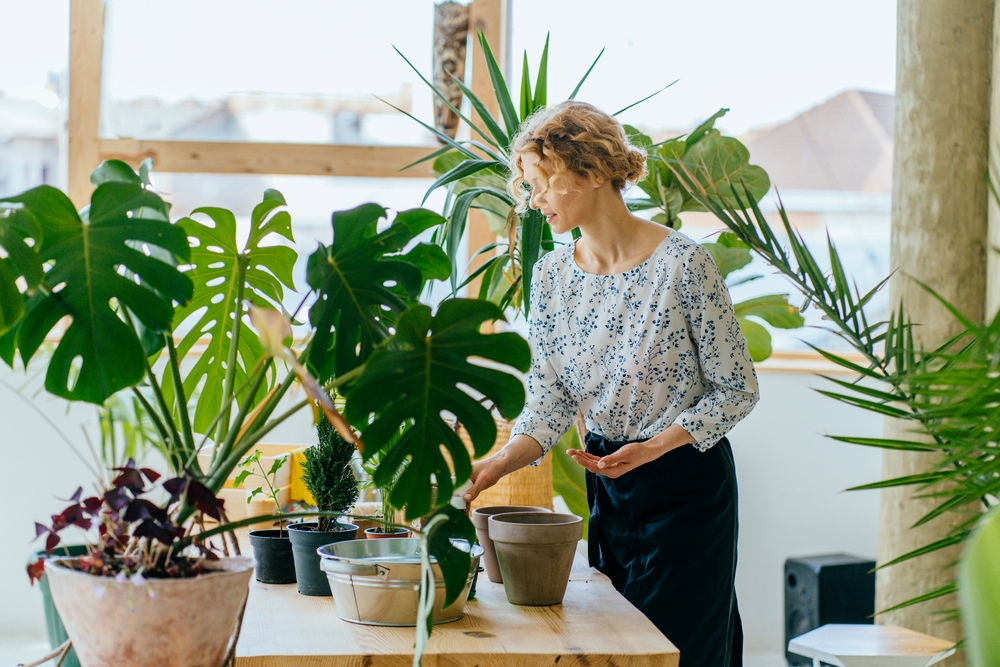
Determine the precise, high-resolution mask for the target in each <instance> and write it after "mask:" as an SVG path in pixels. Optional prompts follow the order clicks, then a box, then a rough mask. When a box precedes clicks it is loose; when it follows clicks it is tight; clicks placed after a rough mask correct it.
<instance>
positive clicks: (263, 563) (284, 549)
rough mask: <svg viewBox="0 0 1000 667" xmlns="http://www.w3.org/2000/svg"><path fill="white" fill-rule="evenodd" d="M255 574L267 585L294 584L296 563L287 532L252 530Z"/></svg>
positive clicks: (251, 541) (251, 540)
mask: <svg viewBox="0 0 1000 667" xmlns="http://www.w3.org/2000/svg"><path fill="white" fill-rule="evenodd" d="M250 546H251V547H253V560H254V573H255V575H256V577H257V581H259V582H261V583H265V584H294V583H295V561H294V559H293V558H292V541H291V539H290V538H289V537H288V531H287V530H275V529H268V530H251V531H250Z"/></svg>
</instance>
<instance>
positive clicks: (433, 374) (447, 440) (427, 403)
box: [345, 299, 531, 520]
mask: <svg viewBox="0 0 1000 667" xmlns="http://www.w3.org/2000/svg"><path fill="white" fill-rule="evenodd" d="M502 319H503V314H502V313H501V312H500V309H499V308H497V307H496V306H494V305H493V304H490V303H486V302H482V301H476V300H472V299H449V300H447V301H444V302H443V303H442V304H441V305H440V307H439V308H438V311H437V314H435V315H433V316H432V315H431V309H430V308H429V307H427V306H422V305H420V306H414V307H412V308H410V309H409V310H408V311H407V312H405V313H404V314H403V315H402V316H401V317H400V318H399V320H398V322H397V323H396V334H395V335H394V336H393V338H392V339H391V340H390V341H388V343H387V344H386V345H385V346H383V347H382V348H380V349H379V350H377V351H376V352H375V353H374V354H373V355H372V356H371V358H370V359H369V361H368V365H367V367H366V368H365V372H364V374H363V375H362V376H361V377H360V378H358V380H357V382H355V383H354V385H353V386H352V387H351V388H350V389H349V392H348V394H347V405H346V407H345V416H346V417H347V419H348V420H350V421H351V422H352V423H353V424H355V425H357V426H358V427H359V428H362V429H363V436H364V438H365V450H364V456H365V458H366V459H368V458H370V457H371V456H372V455H374V454H375V453H376V452H377V451H380V450H381V449H383V448H384V449H385V450H386V451H385V452H384V454H383V455H382V456H383V459H382V463H381V465H379V467H378V469H377V470H376V472H375V478H374V480H375V483H376V484H377V485H379V486H383V485H385V484H386V483H387V482H388V481H389V480H390V478H391V476H392V475H393V474H394V473H395V472H396V470H398V469H399V468H400V467H401V466H402V465H403V464H404V463H405V462H406V461H407V460H408V459H409V463H407V464H406V469H405V470H404V471H403V473H402V474H401V475H400V477H399V479H398V481H397V482H396V486H395V489H394V490H393V493H392V503H393V505H395V506H396V507H402V508H405V510H406V518H407V519H408V520H412V519H416V518H418V517H421V516H424V515H425V514H427V513H428V512H429V511H430V510H431V481H430V478H431V475H434V477H435V478H436V480H437V498H438V499H439V500H438V504H439V505H441V504H444V501H445V500H446V499H447V498H449V497H450V496H451V494H452V490H453V487H452V476H454V477H455V483H457V484H461V483H463V482H464V481H465V480H467V479H468V478H469V475H470V474H471V472H472V461H471V460H470V458H469V453H468V452H467V451H466V449H465V445H463V444H462V441H461V439H460V438H459V437H458V434H457V433H455V430H454V428H453V426H452V425H451V424H449V423H448V422H447V421H445V419H444V418H443V417H442V413H443V412H449V413H451V414H453V415H455V416H456V417H457V418H458V421H459V422H460V423H461V424H462V425H463V426H464V427H465V428H466V430H467V431H468V433H469V437H470V438H471V440H472V443H473V446H474V449H475V455H476V456H482V455H484V454H485V453H486V452H487V451H489V449H490V447H492V446H493V442H494V440H495V439H496V423H495V422H494V421H493V416H492V414H491V413H490V411H489V410H488V409H487V408H486V407H484V406H483V405H482V404H481V403H480V402H479V401H477V400H476V399H475V398H473V397H472V396H470V395H469V394H468V393H467V392H466V391H465V390H464V389H463V388H462V387H460V386H459V385H460V384H461V385H465V386H468V387H470V388H471V389H472V390H473V391H476V392H479V393H480V394H482V395H484V396H485V397H486V398H487V399H489V400H491V401H492V402H493V404H494V405H495V407H496V409H497V410H498V411H499V412H500V414H502V415H503V416H504V417H507V418H508V419H510V418H513V417H514V416H516V415H517V414H518V413H519V412H520V411H521V408H522V407H523V406H524V387H523V385H522V384H521V382H520V381H518V380H517V379H516V378H514V377H513V376H511V375H508V374H507V373H505V372H503V371H500V370H496V369H495V368H490V367H487V366H485V365H484V364H473V363H470V361H469V359H470V357H478V358H481V359H484V360H488V361H492V362H496V363H499V364H505V365H507V366H511V367H513V368H516V369H518V370H520V371H522V372H524V371H527V369H528V365H529V363H530V360H531V353H530V350H529V349H528V344H527V343H526V342H525V340H524V339H523V338H521V337H520V336H518V335H517V334H515V333H511V332H507V333H499V334H481V333H479V329H480V326H481V325H482V324H483V322H490V321H496V320H502ZM400 429H404V432H403V434H402V435H401V436H399V437H398V440H396V437H397V433H398V432H399V431H400ZM442 448H444V449H445V450H447V452H448V455H449V457H450V458H451V462H450V463H449V461H448V460H447V459H446V458H445V456H444V455H443V454H442Z"/></svg>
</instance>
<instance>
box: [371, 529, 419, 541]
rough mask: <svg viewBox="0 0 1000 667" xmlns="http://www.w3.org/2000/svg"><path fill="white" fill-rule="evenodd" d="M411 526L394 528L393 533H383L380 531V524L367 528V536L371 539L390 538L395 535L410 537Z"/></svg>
mask: <svg viewBox="0 0 1000 667" xmlns="http://www.w3.org/2000/svg"><path fill="white" fill-rule="evenodd" d="M409 536H410V529H409V528H393V529H392V532H391V533H383V532H380V531H379V528H378V526H375V527H374V528H366V529H365V537H367V538H368V539H369V540H388V539H392V538H394V537H409Z"/></svg>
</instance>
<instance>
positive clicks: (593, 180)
mask: <svg viewBox="0 0 1000 667" xmlns="http://www.w3.org/2000/svg"><path fill="white" fill-rule="evenodd" d="M607 182H608V181H607V179H605V178H604V177H603V176H601V175H600V174H591V175H590V187H592V188H594V189H595V190H596V189H598V188H600V187H601V186H603V185H604V184H605V183H607Z"/></svg>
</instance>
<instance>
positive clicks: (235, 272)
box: [163, 190, 297, 433]
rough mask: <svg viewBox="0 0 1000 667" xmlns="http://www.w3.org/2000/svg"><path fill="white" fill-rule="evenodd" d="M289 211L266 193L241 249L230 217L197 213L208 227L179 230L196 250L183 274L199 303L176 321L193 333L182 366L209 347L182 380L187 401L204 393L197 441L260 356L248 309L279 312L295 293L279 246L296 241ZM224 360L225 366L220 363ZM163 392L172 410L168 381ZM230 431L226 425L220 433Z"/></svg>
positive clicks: (187, 224)
mask: <svg viewBox="0 0 1000 667" xmlns="http://www.w3.org/2000/svg"><path fill="white" fill-rule="evenodd" d="M284 206H285V199H284V197H282V195H281V193H280V192H277V191H276V190H267V191H265V192H264V200H263V201H262V202H261V203H260V204H257V206H255V207H254V210H253V213H252V214H251V216H250V234H249V236H248V238H247V240H246V243H245V244H244V245H243V247H242V248H240V247H239V245H238V244H237V240H236V217H235V216H234V215H233V214H232V213H231V212H230V211H227V210H225V209H221V208H199V209H196V210H194V211H193V212H192V215H204V216H205V217H206V218H208V220H210V223H205V222H202V221H200V220H197V219H195V218H181V219H180V220H179V221H178V222H177V225H178V226H179V227H180V228H181V229H183V230H184V233H185V234H187V236H188V239H189V240H191V242H192V245H193V246H194V247H193V248H192V249H191V260H190V268H189V269H188V271H187V272H186V275H188V276H189V277H190V278H191V280H192V281H194V296H193V297H192V298H191V301H190V302H189V303H188V304H187V306H185V307H184V308H178V309H177V311H176V313H175V314H174V322H173V326H174V329H175V330H177V329H184V328H187V329H188V332H187V333H186V334H185V335H184V338H182V339H181V342H180V343H179V344H178V345H177V354H178V355H179V356H180V357H181V358H183V357H185V356H186V355H187V353H188V352H189V351H190V350H191V349H192V348H193V347H194V346H195V344H197V343H199V341H201V342H202V343H205V344H206V345H205V351H204V352H202V353H201V354H200V355H199V356H198V358H197V360H196V361H195V363H194V366H193V367H192V368H191V369H190V370H189V371H188V372H187V375H186V376H185V377H184V394H185V395H186V396H187V397H189V398H190V397H191V396H193V395H194V392H195V390H196V389H198V388H199V387H200V391H199V393H198V401H197V403H196V405H195V414H194V422H193V424H192V425H193V428H194V431H195V432H196V433H207V429H208V425H209V423H211V421H212V419H213V417H214V416H215V415H216V414H217V413H218V412H219V410H220V409H222V408H223V402H224V398H223V397H224V396H226V395H227V394H228V393H229V392H230V391H231V390H232V387H233V386H234V385H235V386H239V385H241V384H243V383H244V382H246V380H247V378H248V377H249V376H250V374H251V371H252V370H253V368H254V366H255V365H256V364H257V362H258V361H259V360H260V358H261V357H262V356H263V350H262V348H261V345H260V340H259V339H258V338H257V334H256V333H254V331H253V329H251V328H250V327H249V326H246V322H245V317H246V315H245V313H246V309H245V301H246V300H249V301H250V302H252V303H255V304H257V305H259V306H266V307H271V308H278V309H280V308H281V301H282V298H283V296H284V290H285V289H290V290H294V289H295V285H294V283H293V280H292V267H293V266H294V265H295V259H296V257H297V254H296V252H295V250H294V249H292V248H289V247H287V246H283V245H277V244H276V243H275V240H277V239H278V238H282V239H286V240H288V241H294V238H293V236H292V218H291V216H290V215H289V214H288V212H287V211H284V210H279V209H280V208H282V207H284ZM264 243H266V244H267V245H263V244H264ZM234 335H235V336H236V338H237V339H238V340H239V345H238V346H235V348H234V346H233V345H232V344H231V341H232V340H234V338H233V336H234ZM223 360H225V362H226V363H219V362H220V361H223ZM269 388H270V387H262V388H261V390H260V391H259V392H258V394H257V396H256V399H257V400H259V399H260V398H263V395H264V394H265V393H266V391H267V389H269ZM163 390H164V394H165V397H166V400H167V402H168V403H169V404H172V403H173V401H174V396H173V382H172V381H171V379H170V378H169V377H168V378H166V381H165V382H164V388H163ZM227 427H228V424H226V423H222V424H221V428H222V430H225V429H226V428H227Z"/></svg>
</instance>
